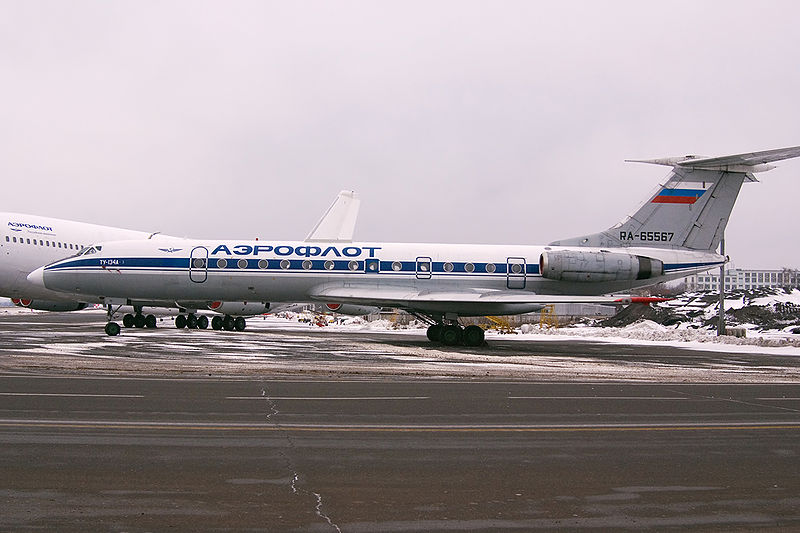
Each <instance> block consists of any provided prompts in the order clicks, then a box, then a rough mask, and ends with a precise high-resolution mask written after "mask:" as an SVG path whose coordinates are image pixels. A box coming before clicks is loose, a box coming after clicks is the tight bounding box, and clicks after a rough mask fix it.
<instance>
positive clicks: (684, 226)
mask: <svg viewBox="0 0 800 533" xmlns="http://www.w3.org/2000/svg"><path fill="white" fill-rule="evenodd" d="M798 156H800V146H795V147H792V148H781V149H778V150H767V151H764V152H754V153H749V154H738V155H731V156H724V157H702V156H691V155H690V156H685V157H670V158H664V159H647V160H629V161H632V162H637V163H650V164H655V165H665V166H671V167H672V172H670V174H669V176H668V177H667V181H666V183H665V184H664V185H663V186H661V187H659V188H658V190H657V191H656V193H655V194H654V195H653V196H652V197H650V199H649V200H647V202H645V204H644V205H642V206H641V207H640V208H639V210H638V211H636V212H635V213H634V214H633V215H631V216H629V217H628V218H627V219H626V220H624V221H622V222H620V223H619V224H617V225H616V226H614V227H612V228H609V229H607V230H605V231H602V232H600V233H594V234H592V235H585V236H582V237H575V238H572V239H564V240H561V241H557V242H553V243H551V244H552V245H553V246H591V247H624V246H644V247H657V248H679V249H688V250H700V251H712V250H716V248H717V247H718V246H719V242H720V240H721V239H722V236H723V234H724V233H725V226H726V225H727V224H728V219H729V218H730V214H731V211H732V210H733V204H734V203H735V202H736V197H737V196H738V195H739V189H741V187H742V183H744V182H751V181H758V180H757V179H756V178H755V176H754V174H755V173H757V172H764V171H767V170H771V169H773V168H775V167H774V166H772V165H769V164H768V163H771V162H774V161H781V160H784V159H791V158H793V157H798Z"/></svg>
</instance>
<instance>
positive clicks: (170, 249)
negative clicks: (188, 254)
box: [159, 248, 183, 254]
mask: <svg viewBox="0 0 800 533" xmlns="http://www.w3.org/2000/svg"><path fill="white" fill-rule="evenodd" d="M159 250H161V251H162V252H167V253H170V254H172V253H175V252H180V251H181V250H183V248H159Z"/></svg>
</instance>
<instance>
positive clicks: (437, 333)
mask: <svg viewBox="0 0 800 533" xmlns="http://www.w3.org/2000/svg"><path fill="white" fill-rule="evenodd" d="M442 328H444V326H443V325H442V324H434V325H432V326H430V327H429V328H428V333H427V335H428V340H429V341H431V342H439V341H440V340H442Z"/></svg>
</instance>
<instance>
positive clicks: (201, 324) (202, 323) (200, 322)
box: [197, 315, 208, 329]
mask: <svg viewBox="0 0 800 533" xmlns="http://www.w3.org/2000/svg"><path fill="white" fill-rule="evenodd" d="M197 327H198V328H200V329H208V317H207V316H206V315H200V316H199V317H197Z"/></svg>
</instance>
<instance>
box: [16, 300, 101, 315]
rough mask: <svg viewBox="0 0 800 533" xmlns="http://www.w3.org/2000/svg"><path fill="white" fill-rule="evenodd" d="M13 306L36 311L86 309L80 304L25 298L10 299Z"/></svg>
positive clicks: (84, 305) (83, 304)
mask: <svg viewBox="0 0 800 533" xmlns="http://www.w3.org/2000/svg"><path fill="white" fill-rule="evenodd" d="M11 301H12V302H13V303H14V305H17V306H19V307H27V308H28V309H35V310H37V311H56V312H61V311H80V310H81V309H86V304H85V303H81V302H56V301H51V300H28V299H25V298H12V299H11Z"/></svg>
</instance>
